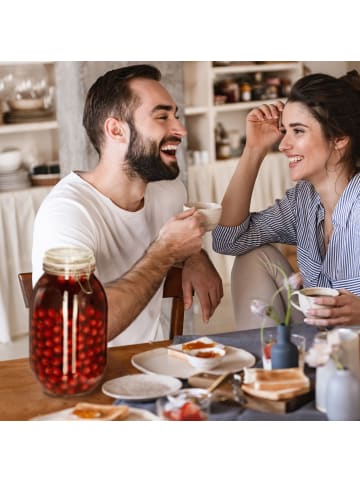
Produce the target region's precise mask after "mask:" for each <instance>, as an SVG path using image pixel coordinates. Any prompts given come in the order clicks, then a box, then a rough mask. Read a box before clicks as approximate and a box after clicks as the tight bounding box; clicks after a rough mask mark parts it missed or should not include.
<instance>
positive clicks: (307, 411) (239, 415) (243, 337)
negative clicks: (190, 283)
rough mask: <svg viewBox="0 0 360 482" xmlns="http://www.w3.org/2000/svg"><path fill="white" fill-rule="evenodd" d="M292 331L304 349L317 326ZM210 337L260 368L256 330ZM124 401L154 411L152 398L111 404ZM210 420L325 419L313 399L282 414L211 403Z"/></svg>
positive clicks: (311, 371) (300, 326)
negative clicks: (248, 356) (300, 338)
mask: <svg viewBox="0 0 360 482" xmlns="http://www.w3.org/2000/svg"><path fill="white" fill-rule="evenodd" d="M265 333H273V334H275V333H276V327H273V328H265ZM293 333H297V334H299V335H303V336H304V337H305V338H306V349H308V348H309V347H310V345H311V343H312V341H313V339H314V336H315V334H316V333H317V328H315V327H313V326H309V325H306V324H305V323H300V324H294V325H293ZM209 336H210V337H211V338H212V339H213V340H215V341H217V342H218V343H222V344H224V345H230V346H234V347H236V348H243V349H244V350H247V351H249V352H250V353H252V354H253V355H255V356H256V365H255V366H256V367H258V368H261V367H262V362H261V348H260V330H259V329H255V330H244V331H235V332H228V333H218V334H214V335H209ZM198 337H199V335H183V336H177V337H175V338H174V344H178V343H184V342H186V341H190V340H193V339H195V338H198ZM305 371H306V374H307V376H309V377H310V378H314V373H315V371H314V369H311V368H309V367H307V366H306V367H305ZM183 387H184V388H186V387H188V384H187V382H186V381H183ZM123 403H125V404H127V405H129V406H131V407H136V408H142V409H145V410H149V411H150V412H152V413H155V414H156V407H155V400H154V401H148V402H131V401H129V400H120V399H119V400H116V401H115V402H114V404H115V405H119V404H123ZM209 420H210V421H238V420H239V421H240V420H252V421H256V420H258V421H261V420H273V421H291V420H294V421H295V420H309V421H311V420H327V417H326V414H324V413H321V412H319V411H318V410H316V408H315V402H314V401H311V402H308V403H306V404H305V405H303V406H302V407H300V408H298V409H297V410H295V411H293V412H289V413H285V414H276V413H269V412H259V411H256V410H251V409H246V408H245V409H244V408H243V407H241V406H240V405H237V404H235V403H234V404H231V403H230V402H226V403H218V402H213V403H212V405H211V411H210V416H209Z"/></svg>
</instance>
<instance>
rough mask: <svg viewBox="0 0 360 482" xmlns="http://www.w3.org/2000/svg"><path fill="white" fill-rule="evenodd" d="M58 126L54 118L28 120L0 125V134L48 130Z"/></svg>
mask: <svg viewBox="0 0 360 482" xmlns="http://www.w3.org/2000/svg"><path fill="white" fill-rule="evenodd" d="M57 128H58V123H57V121H56V120H49V121H43V122H29V123H24V124H3V125H0V134H17V133H19V132H34V131H49V130H53V129H57Z"/></svg>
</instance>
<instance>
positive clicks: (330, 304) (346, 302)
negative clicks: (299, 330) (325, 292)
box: [304, 289, 360, 326]
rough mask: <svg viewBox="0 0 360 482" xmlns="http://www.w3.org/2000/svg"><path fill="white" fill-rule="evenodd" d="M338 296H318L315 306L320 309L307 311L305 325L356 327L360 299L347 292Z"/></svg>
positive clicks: (342, 291) (343, 291)
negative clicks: (320, 306) (318, 306)
mask: <svg viewBox="0 0 360 482" xmlns="http://www.w3.org/2000/svg"><path fill="white" fill-rule="evenodd" d="M339 293H340V294H339V296H319V297H318V298H316V304H318V305H322V308H317V309H313V310H308V311H307V313H306V318H305V319H304V321H305V323H308V324H309V325H316V326H335V325H336V326H338V325H357V324H359V323H360V298H359V296H356V295H354V294H353V293H351V292H350V291H348V290H344V289H341V290H339Z"/></svg>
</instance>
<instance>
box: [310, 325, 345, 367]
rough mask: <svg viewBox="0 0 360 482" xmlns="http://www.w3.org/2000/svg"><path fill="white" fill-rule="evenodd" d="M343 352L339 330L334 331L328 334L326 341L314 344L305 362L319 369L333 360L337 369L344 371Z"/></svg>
mask: <svg viewBox="0 0 360 482" xmlns="http://www.w3.org/2000/svg"><path fill="white" fill-rule="evenodd" d="M341 351H342V349H341V340H340V335H339V332H338V330H336V329H334V330H331V331H329V332H327V335H326V339H323V340H321V341H319V340H317V341H315V342H314V343H313V345H312V346H311V347H310V350H309V351H308V352H307V354H306V355H305V361H306V363H307V364H308V365H309V366H311V367H318V366H322V365H325V364H326V363H327V362H328V360H329V358H332V359H333V360H334V361H335V364H336V367H337V368H338V369H343V368H344V365H343V364H342V362H341V360H340V356H341Z"/></svg>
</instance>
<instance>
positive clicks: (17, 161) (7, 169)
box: [0, 148, 30, 191]
mask: <svg viewBox="0 0 360 482" xmlns="http://www.w3.org/2000/svg"><path fill="white" fill-rule="evenodd" d="M21 163H22V153H21V151H20V149H16V148H7V149H4V150H3V151H2V152H0V191H15V190H17V189H26V188H27V187H29V186H30V179H29V173H28V171H27V169H24V168H23V166H22V164H21Z"/></svg>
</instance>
